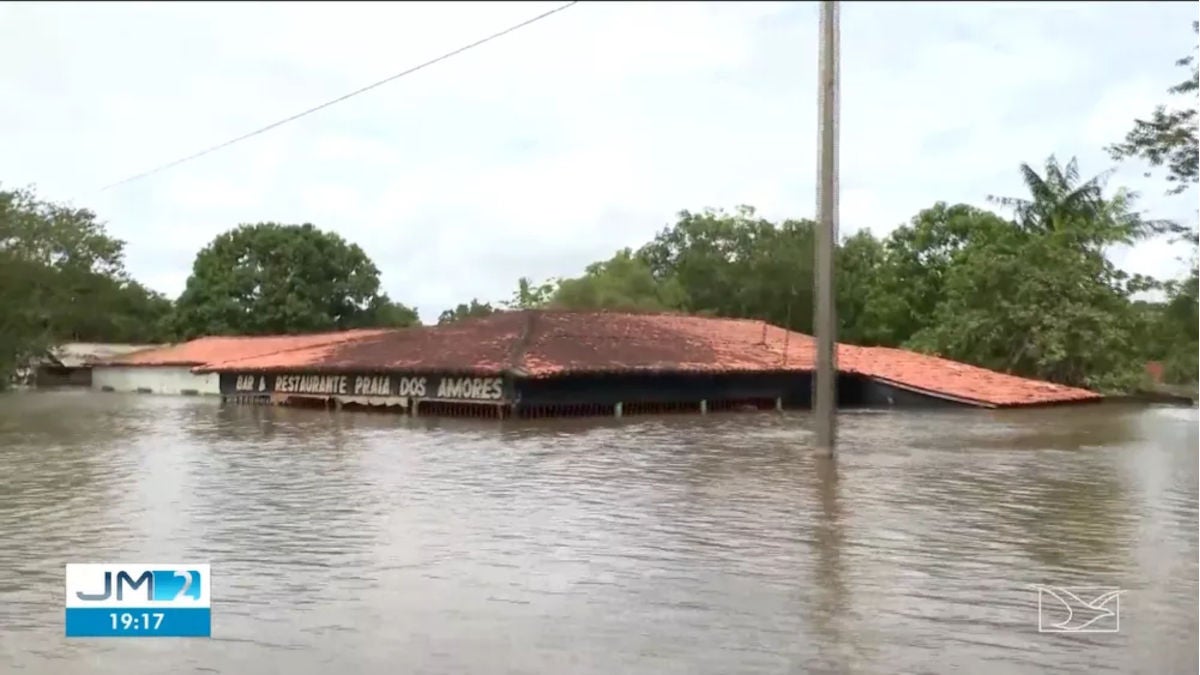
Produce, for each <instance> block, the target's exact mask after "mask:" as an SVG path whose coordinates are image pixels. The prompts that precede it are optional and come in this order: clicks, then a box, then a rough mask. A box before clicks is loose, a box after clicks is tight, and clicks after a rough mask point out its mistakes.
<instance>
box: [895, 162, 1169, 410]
mask: <svg viewBox="0 0 1200 675" xmlns="http://www.w3.org/2000/svg"><path fill="white" fill-rule="evenodd" d="M1021 170H1022V175H1023V177H1024V179H1025V183H1026V186H1027V187H1028V189H1029V191H1030V197H1029V198H1025V199H1012V198H993V201H995V202H997V203H1000V204H1002V205H1005V206H1009V207H1011V208H1013V210H1014V211H1015V215H1016V221H1015V222H1013V223H1012V224H1008V225H1004V224H1001V223H998V222H993V223H992V224H991V225H990V226H988V227H985V228H983V229H981V230H978V231H974V230H973V231H971V232H969V233H968V235H967V236H966V238H965V239H964V240H963V241H964V244H963V245H962V246H960V247H958V248H957V250H956V251H955V253H954V254H953V257H952V259H951V262H950V264H949V265H946V266H945V267H943V268H942V272H941V275H940V287H939V293H940V296H941V298H940V300H938V301H937V303H936V305H935V308H934V311H933V313H932V316H931V317H930V319H929V320H928V321H927V323H926V324H925V326H924V327H923V328H920V329H919V330H917V331H916V333H915V334H914V335H913V337H912V338H911V339H910V340H908V341H907V342H906V344H907V345H908V346H910V347H912V348H915V349H920V350H923V351H931V352H936V353H940V354H942V355H945V356H948V357H950V358H953V359H957V360H961V361H966V362H968V363H974V364H977V365H982V366H985V367H988V368H993V369H997V370H1002V371H1008V372H1014V373H1017V374H1021V375H1027V376H1031V377H1038V378H1041V379H1046V380H1050V381H1054V382H1061V383H1064V384H1070V385H1082V386H1090V387H1094V388H1100V389H1119V388H1123V387H1128V386H1130V385H1131V384H1132V383H1133V382H1134V381H1135V380H1136V379H1137V378H1138V376H1139V375H1140V367H1141V363H1140V360H1139V353H1140V350H1141V347H1140V345H1139V344H1138V343H1137V341H1136V338H1137V334H1138V330H1139V328H1138V316H1137V312H1136V310H1135V309H1134V307H1133V304H1132V303H1131V302H1130V300H1129V296H1130V295H1131V294H1132V293H1135V292H1138V291H1141V290H1145V289H1147V288H1148V287H1149V286H1150V285H1151V284H1150V282H1149V280H1147V279H1144V278H1141V277H1130V276H1129V275H1127V274H1125V273H1124V272H1121V271H1120V270H1118V269H1116V267H1115V266H1114V265H1113V264H1112V262H1111V261H1110V260H1109V259H1108V258H1107V256H1106V255H1105V248H1106V247H1107V246H1108V245H1111V244H1115V243H1127V242H1130V241H1133V240H1135V239H1137V238H1141V237H1145V236H1149V235H1150V234H1152V233H1153V232H1155V231H1157V230H1159V229H1160V228H1159V227H1158V226H1157V225H1156V224H1154V223H1149V222H1146V221H1144V220H1142V219H1141V217H1140V216H1139V215H1138V214H1137V213H1136V212H1135V211H1134V210H1133V205H1134V195H1132V194H1131V193H1128V192H1124V191H1118V192H1117V193H1116V195H1115V196H1113V197H1111V198H1106V197H1105V196H1104V195H1103V177H1098V178H1094V179H1091V180H1088V181H1080V180H1079V174H1078V171H1077V168H1076V165H1075V162H1074V160H1072V161H1071V162H1070V163H1068V164H1067V166H1066V167H1062V166H1060V165H1059V164H1058V163H1057V162H1056V161H1055V160H1054V159H1053V157H1052V158H1051V159H1050V160H1049V161H1047V163H1046V175H1045V176H1041V175H1038V174H1037V173H1036V172H1035V171H1033V170H1031V169H1030V168H1029V166H1028V165H1022V167H1021Z"/></svg>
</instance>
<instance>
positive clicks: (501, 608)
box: [0, 391, 1200, 675]
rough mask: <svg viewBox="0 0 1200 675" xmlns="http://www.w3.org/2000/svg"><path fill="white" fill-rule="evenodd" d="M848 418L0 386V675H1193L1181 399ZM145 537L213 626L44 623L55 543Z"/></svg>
mask: <svg viewBox="0 0 1200 675" xmlns="http://www.w3.org/2000/svg"><path fill="white" fill-rule="evenodd" d="M840 419H841V426H840V441H841V448H840V450H841V452H840V455H839V457H838V459H837V460H836V461H835V462H828V461H825V460H818V459H816V458H814V457H813V456H812V455H811V454H809V451H808V449H807V448H808V446H809V443H810V439H811V434H810V419H809V417H808V415H807V414H806V413H784V414H780V413H774V412H771V413H730V414H720V415H709V416H706V417H700V416H678V417H654V418H636V417H630V418H626V419H623V420H608V419H603V420H585V421H571V422H556V421H541V422H535V423H511V422H506V423H500V422H484V421H460V422H456V421H450V420H442V421H438V420H432V419H416V420H414V419H411V418H405V417H399V416H391V415H387V414H371V413H346V412H342V413H336V412H326V411H308V410H289V409H272V408H259V407H225V408H222V407H220V406H219V404H217V403H216V402H215V401H213V400H210V399H196V398H173V397H157V396H124V395H119V394H94V393H90V392H86V391H61V392H37V393H17V394H8V395H4V396H0V626H2V632H0V673H6V674H7V673H23V674H28V675H71V674H74V673H88V674H99V675H104V674H108V673H112V674H118V673H119V674H121V675H141V674H154V675H161V674H166V673H170V674H176V673H221V674H229V675H255V674H258V673H281V674H282V673H286V674H289V675H328V674H331V673H337V674H341V675H351V674H365V675H373V674H376V673H377V674H379V675H394V674H399V673H589V674H591V673H594V674H597V675H614V674H616V673H687V674H688V675H694V674H702V673H714V674H717V673H720V674H728V673H783V672H810V673H959V672H962V673H998V674H1009V673H1046V672H1054V673H1059V672H1064V673H1065V672H1076V673H1105V672H1111V673H1148V674H1154V675H1165V674H1170V673H1195V672H1196V671H1197V649H1198V641H1197V594H1198V592H1200V590H1198V586H1197V573H1198V570H1197V555H1198V549H1197V476H1198V474H1197V444H1198V439H1197V412H1196V410H1195V409H1180V408H1166V407H1145V406H1123V405H1116V404H1105V405H1091V406H1083V407H1075V408H1058V409H1047V410H1031V411H1001V412H996V411H981V410H963V411H953V412H913V411H895V412H876V413H869V412H862V413H847V414H844V415H842V416H841V418H840ZM146 560H160V561H184V562H188V561H190V562H208V563H210V564H211V565H212V575H213V638H212V639H211V640H205V639H107V640H105V639H99V640H96V639H93V640H86V639H66V638H65V637H64V627H63V604H62V603H63V595H64V589H63V584H64V580H63V566H64V565H65V564H66V563H68V562H141V561H146ZM1034 584H1052V585H1059V586H1067V587H1092V588H1116V589H1122V590H1123V591H1124V593H1123V594H1121V595H1120V597H1119V603H1120V604H1119V609H1120V614H1119V619H1120V623H1119V631H1118V632H1110V633H1075V634H1061V633H1059V634H1053V633H1040V632H1039V631H1038V592H1037V591H1036V590H1034V589H1033V588H1032V585H1034Z"/></svg>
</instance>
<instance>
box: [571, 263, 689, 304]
mask: <svg viewBox="0 0 1200 675" xmlns="http://www.w3.org/2000/svg"><path fill="white" fill-rule="evenodd" d="M686 302H687V297H686V294H685V293H684V291H683V289H682V288H681V287H680V286H679V284H678V282H677V281H676V280H674V279H667V280H666V281H662V282H660V281H658V280H657V279H655V278H654V275H653V274H652V273H651V272H650V266H649V265H647V264H646V262H645V261H644V260H642V259H640V258H638V257H636V256H635V255H634V253H633V251H632V250H631V249H628V248H626V249H622V250H620V251H618V252H617V253H616V255H614V256H613V257H612V258H610V259H609V260H606V261H604V262H596V263H592V264H591V265H588V266H587V269H586V270H585V272H584V274H583V276H580V277H577V278H574V279H564V280H562V281H560V282H559V284H558V288H557V290H556V291H555V292H554V295H553V296H551V298H550V303H549V304H550V306H552V307H558V308H563V309H617V310H620V309H624V310H644V311H653V310H671V309H678V308H680V307H682V306H683V305H685V304H686Z"/></svg>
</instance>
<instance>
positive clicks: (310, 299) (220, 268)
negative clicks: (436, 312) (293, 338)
mask: <svg viewBox="0 0 1200 675" xmlns="http://www.w3.org/2000/svg"><path fill="white" fill-rule="evenodd" d="M415 323H418V321H417V314H416V312H415V311H414V310H412V309H409V308H407V307H404V306H403V305H397V304H396V303H393V302H392V301H391V300H390V299H388V297H387V295H386V294H380V292H379V270H378V269H377V268H376V267H375V264H374V263H373V262H371V260H370V258H368V257H367V254H366V253H364V252H363V250H362V249H361V248H359V247H358V245H356V244H349V243H347V242H346V241H345V240H344V239H342V238H341V237H339V236H338V235H336V234H333V233H329V232H322V231H321V230H318V229H317V228H316V227H314V226H312V225H309V224H304V225H280V224H277V223H258V224H256V225H242V226H240V227H237V228H235V229H233V230H230V231H228V232H225V233H223V234H220V235H218V236H217V237H216V239H214V240H213V241H212V243H210V244H209V245H208V246H206V247H204V249H202V250H201V251H200V253H199V254H198V255H197V256H196V262H195V265H194V266H193V268H192V275H191V277H190V278H189V279H188V281H187V288H186V289H185V290H184V291H183V295H181V296H180V297H179V301H178V302H177V303H176V306H175V312H174V315H173V316H172V321H171V325H172V327H173V329H174V332H175V334H176V335H178V336H179V337H182V338H191V337H195V336H198V335H265V334H279V333H305V332H317V331H326V330H341V329H347V328H362V327H367V326H409V325H413V324H415Z"/></svg>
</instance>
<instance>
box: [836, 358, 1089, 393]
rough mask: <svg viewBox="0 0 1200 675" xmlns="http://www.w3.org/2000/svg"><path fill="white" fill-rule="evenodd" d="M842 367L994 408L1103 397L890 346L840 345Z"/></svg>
mask: <svg viewBox="0 0 1200 675" xmlns="http://www.w3.org/2000/svg"><path fill="white" fill-rule="evenodd" d="M838 370H840V371H842V372H850V373H858V374H860V375H866V376H868V377H871V378H873V379H876V380H880V381H882V382H885V383H887V384H891V385H894V386H897V387H899V388H901V389H908V390H911V391H915V392H919V393H923V394H928V395H931V396H940V397H942V398H949V399H958V400H962V401H964V402H968V403H972V404H975V405H985V406H992V407H1010V406H1024V405H1044V404H1047V403H1066V402H1072V401H1093V400H1098V399H1100V398H1101V397H1100V395H1099V394H1096V393H1094V392H1091V391H1088V390H1086V389H1077V388H1074V387H1067V386H1064V385H1061V384H1054V383H1051V382H1043V381H1041V380H1031V379H1028V378H1024V377H1017V376H1015V375H1006V374H1004V373H998V372H996V371H994V370H987V369H986V368H979V367H977V366H971V365H967V364H965V363H959V362H958V361H951V360H949V359H943V358H938V357H936V356H929V355H927V354H919V353H917V352H910V351H905V350H903V349H888V348H886V347H853V346H849V345H841V346H840V347H839V349H838Z"/></svg>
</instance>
